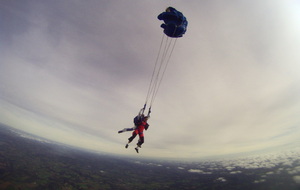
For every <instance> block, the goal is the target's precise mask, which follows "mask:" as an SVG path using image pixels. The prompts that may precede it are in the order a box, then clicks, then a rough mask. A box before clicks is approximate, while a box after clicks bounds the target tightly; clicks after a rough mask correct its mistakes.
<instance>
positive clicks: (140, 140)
mask: <svg viewBox="0 0 300 190" xmlns="http://www.w3.org/2000/svg"><path fill="white" fill-rule="evenodd" d="M142 144H144V137H140V139H139V141H138V143H137V144H136V145H137V146H138V147H140V148H142Z"/></svg>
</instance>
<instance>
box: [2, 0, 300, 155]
mask: <svg viewBox="0 0 300 190" xmlns="http://www.w3.org/2000/svg"><path fill="white" fill-rule="evenodd" d="M168 6H173V7H175V8H177V9H178V10H179V11H181V12H182V13H183V14H184V15H185V16H186V18H187V20H188V22H189V25H188V29H187V32H186V34H185V35H184V36H183V37H182V38H179V39H178V40H177V42H176V47H175V49H174V52H173V54H172V57H171V59H170V63H169V66H168V68H167V71H166V73H165V76H164V79H163V81H162V84H161V86H160V89H159V92H158V94H157V97H156V99H155V102H154V103H153V106H152V114H151V118H150V120H149V124H150V127H149V129H148V130H147V131H145V143H144V145H143V147H142V149H141V150H140V154H139V155H137V154H136V153H135V151H134V149H133V148H134V147H135V143H136V141H137V138H136V139H135V141H133V143H132V144H131V145H130V147H129V148H128V149H125V148H124V146H125V144H126V142H127V139H128V138H129V137H130V135H131V134H130V132H127V133H122V134H118V133H117V131H118V130H120V129H123V128H126V127H132V126H133V118H134V116H135V115H137V113H138V112H139V110H140V109H141V108H142V107H143V105H144V102H145V98H146V94H147V89H148V85H149V82H150V79H151V74H152V70H153V67H154V63H155V59H156V56H157V53H158V50H159V45H160V42H161V39H162V35H163V31H162V28H160V24H161V21H159V20H158V19H157V18H156V17H157V15H158V14H160V13H161V12H163V11H164V10H165V9H166V8H167V7H168ZM299 20H300V1H297V0H284V1H283V0H265V1H260V0H253V1H241V0H233V1H230V2H228V1H226V2H225V1H221V0H210V1H205V0H189V1H184V0H172V1H171V0H165V1H159V0H151V1H140V0H126V1H124V0H114V1H109V0H85V1H80V0H52V1H38V0H2V1H0V28H1V30H0V57H1V59H0V81H1V82H0V123H2V124H5V125H8V126H10V127H12V128H15V129H20V130H23V131H25V132H27V133H30V134H34V135H37V136H39V137H43V138H46V139H49V140H53V141H56V142H59V143H64V144H69V145H72V146H76V147H80V148H85V149H89V150H92V151H100V152H106V153H109V154H117V155H129V156H139V157H157V158H201V157H206V156H220V155H229V154H238V153H247V152H254V151H266V150H271V149H280V148H281V149H285V148H286V147H293V146H295V147H297V146H299V139H300V117H299V114H300V75H299V70H300V54H299V53H298V51H299V49H300V22H299Z"/></svg>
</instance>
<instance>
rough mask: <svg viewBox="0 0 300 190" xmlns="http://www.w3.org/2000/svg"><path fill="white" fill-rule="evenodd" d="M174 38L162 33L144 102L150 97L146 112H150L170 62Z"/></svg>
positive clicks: (174, 43)
mask: <svg viewBox="0 0 300 190" xmlns="http://www.w3.org/2000/svg"><path fill="white" fill-rule="evenodd" d="M176 40H177V39H175V40H174V38H168V37H166V38H165V35H163V38H162V41H161V44H160V48H159V52H158V55H157V58H156V62H155V66H154V70H153V73H152V78H151V82H150V85H149V89H148V94H147V98H146V104H147V103H148V101H149V99H150V106H149V112H148V114H150V112H151V107H152V105H153V102H154V100H155V97H156V95H157V92H158V89H159V87H160V85H161V83H162V80H163V77H164V75H165V72H166V69H167V66H168V64H169V62H170V58H171V56H172V53H173V50H174V47H175V45H176ZM172 44H173V45H172Z"/></svg>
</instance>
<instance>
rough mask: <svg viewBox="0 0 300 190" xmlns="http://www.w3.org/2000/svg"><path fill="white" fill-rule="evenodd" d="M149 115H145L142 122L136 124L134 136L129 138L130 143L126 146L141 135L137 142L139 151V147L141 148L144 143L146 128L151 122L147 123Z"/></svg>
mask: <svg viewBox="0 0 300 190" xmlns="http://www.w3.org/2000/svg"><path fill="white" fill-rule="evenodd" d="M148 119H149V116H143V117H142V120H141V122H140V123H139V124H138V125H137V126H136V128H135V130H134V131H133V132H132V136H131V137H129V138H128V143H127V144H126V146H125V148H128V146H129V143H131V141H132V140H133V139H134V138H135V137H136V136H137V135H139V140H138V143H137V144H136V145H137V147H136V148H135V150H136V152H137V153H139V148H141V146H142V144H143V143H144V129H145V130H147V129H148V127H149V124H148V123H147V121H148Z"/></svg>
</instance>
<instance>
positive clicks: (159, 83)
mask: <svg viewBox="0 0 300 190" xmlns="http://www.w3.org/2000/svg"><path fill="white" fill-rule="evenodd" d="M172 41H174V43H173V46H172V49H171V50H170V51H171V52H170V53H169V57H168V59H167V61H166V63H165V66H164V69H163V73H162V75H161V78H160V80H159V82H158V85H157V88H156V91H155V92H154V93H153V97H152V99H151V104H150V105H151V106H152V104H153V102H154V100H155V98H156V95H157V92H158V89H159V87H160V85H161V83H162V79H163V77H164V75H165V72H166V70H167V67H168V65H169V63H170V59H171V56H172V54H173V51H174V48H175V45H176V42H177V38H175V40H174V39H172V40H171V42H170V44H169V46H170V45H171V43H172Z"/></svg>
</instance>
